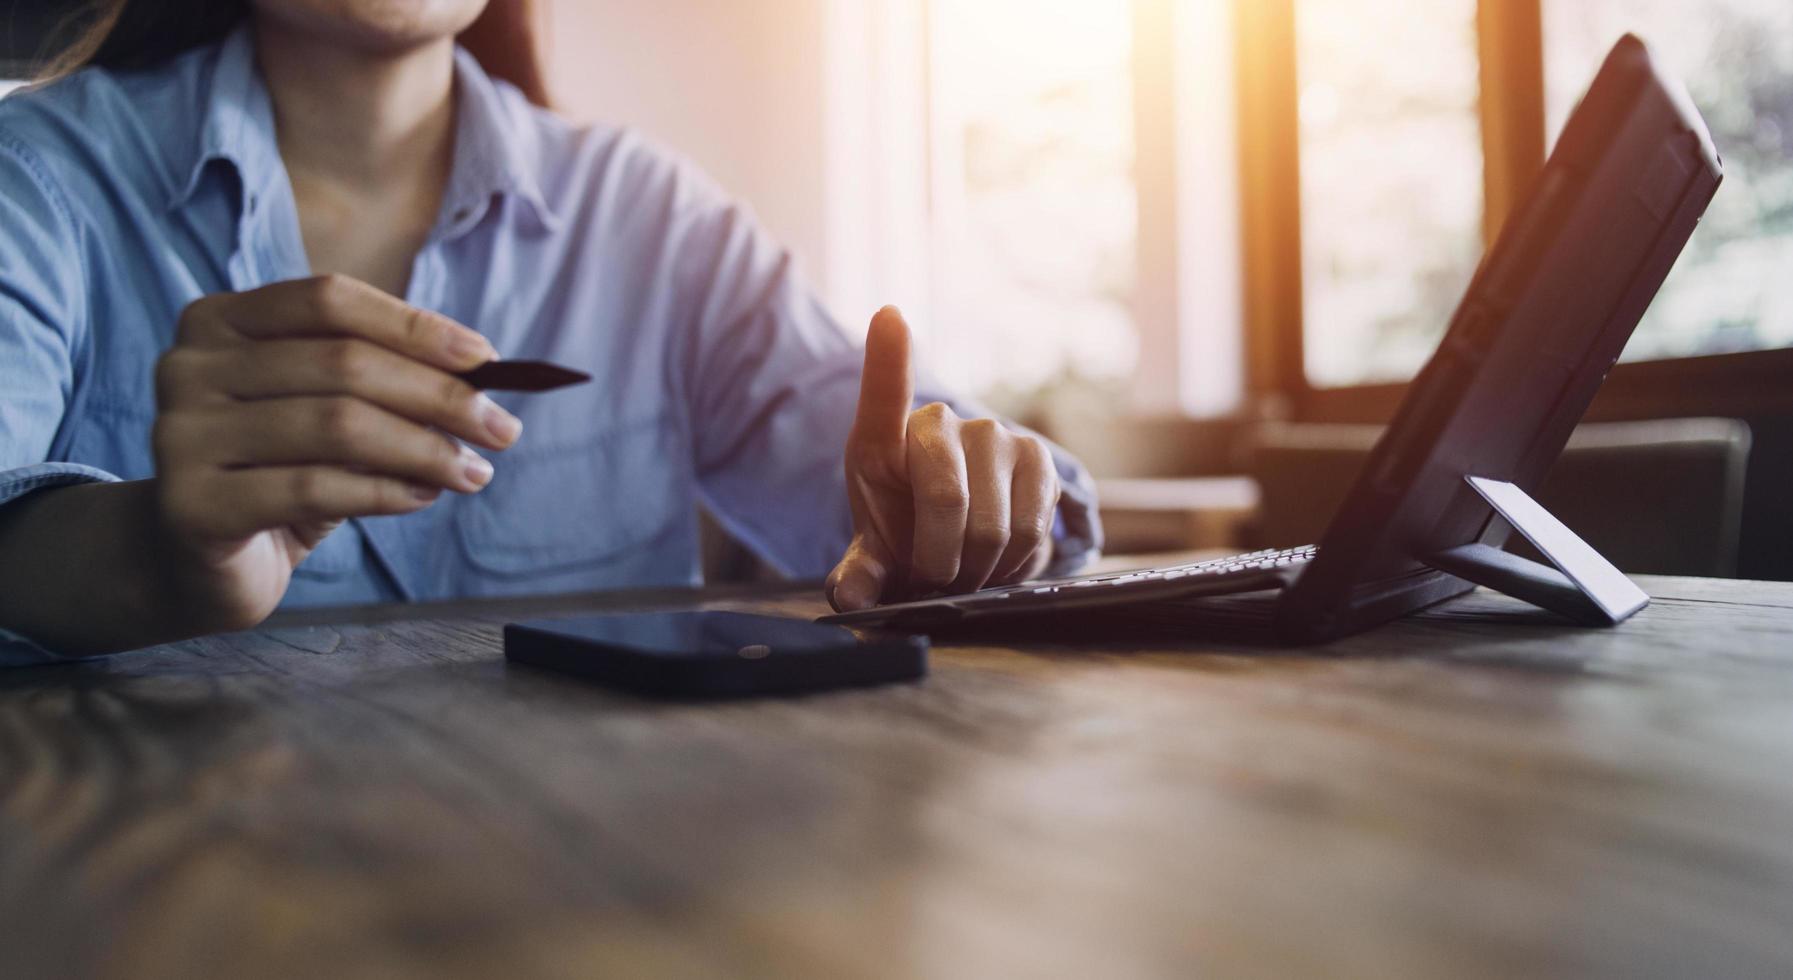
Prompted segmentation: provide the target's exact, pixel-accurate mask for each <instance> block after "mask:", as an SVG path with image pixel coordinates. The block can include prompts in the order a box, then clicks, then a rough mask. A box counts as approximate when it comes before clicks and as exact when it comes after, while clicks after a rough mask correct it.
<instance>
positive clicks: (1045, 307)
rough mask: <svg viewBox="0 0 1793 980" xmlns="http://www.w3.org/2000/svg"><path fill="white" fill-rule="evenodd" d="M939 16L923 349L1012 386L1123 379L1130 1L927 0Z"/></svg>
mask: <svg viewBox="0 0 1793 980" xmlns="http://www.w3.org/2000/svg"><path fill="white" fill-rule="evenodd" d="M930 16H931V18H932V44H931V57H930V70H931V73H932V88H933V92H934V98H933V104H932V124H931V128H932V134H931V135H932V139H933V154H934V163H933V168H932V169H933V180H932V182H931V185H930V195H931V198H932V208H931V210H932V213H933V225H934V227H933V235H932V237H933V277H932V278H933V282H934V321H935V322H934V323H933V324H931V326H930V330H929V340H928V342H929V345H930V346H931V347H932V348H933V350H932V351H931V356H930V357H929V361H930V363H931V364H932V365H933V366H934V368H935V369H936V372H937V373H938V374H939V375H941V376H942V377H943V380H946V381H948V382H951V383H953V384H955V385H957V386H960V387H962V388H963V389H965V390H969V391H973V392H978V393H981V394H984V395H994V396H997V397H998V398H999V400H1004V401H1008V400H1010V399H1009V398H1002V396H1003V395H1008V396H1010V398H1018V397H1020V396H1021V395H1022V394H1024V393H1031V392H1037V391H1039V390H1040V389H1042V388H1045V387H1048V386H1050V385H1053V384H1055V383H1057V382H1060V381H1063V380H1066V379H1079V380H1095V381H1108V382H1112V383H1118V382H1119V381H1120V380H1121V379H1124V378H1126V377H1127V376H1128V375H1130V374H1131V373H1132V371H1133V369H1134V366H1135V363H1136V361H1137V358H1138V348H1139V337H1138V331H1137V330H1136V328H1135V325H1134V320H1133V314H1132V300H1133V290H1134V282H1135V279H1136V268H1137V265H1136V262H1135V253H1136V246H1137V238H1138V236H1137V227H1138V213H1137V211H1138V197H1137V188H1136V185H1135V182H1134V178H1133V158H1134V141H1133V99H1132V3H1131V0H934V3H933V4H932V5H931V6H930Z"/></svg>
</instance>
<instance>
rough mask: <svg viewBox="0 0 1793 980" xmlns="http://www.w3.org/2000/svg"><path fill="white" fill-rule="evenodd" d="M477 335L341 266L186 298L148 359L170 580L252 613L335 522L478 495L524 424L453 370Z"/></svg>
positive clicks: (225, 614)
mask: <svg viewBox="0 0 1793 980" xmlns="http://www.w3.org/2000/svg"><path fill="white" fill-rule="evenodd" d="M496 356H497V353H496V352H495V351H494V350H493V349H492V346H491V344H489V343H487V341H486V340H485V338H483V337H481V336H480V335H479V334H477V333H475V332H474V331H472V330H469V329H468V328H466V327H464V326H461V325H460V324H458V323H455V322H454V321H453V320H450V319H449V318H447V317H445V316H442V315H440V314H437V313H432V312H429V311H426V310H421V309H418V308H416V307H413V306H409V305H407V304H406V303H404V302H403V301H401V300H399V299H397V298H395V297H393V296H390V295H388V294H386V293H384V292H381V291H380V290H378V289H375V288H374V287H372V286H369V285H367V284H366V283H363V282H360V281H358V280H355V279H351V278H348V277H345V276H334V275H331V276H320V277H317V278H313V279H304V280H295V281H291V282H282V283H276V284H274V285H271V286H264V287H262V288H260V289H255V290H250V291H248V292H242V293H220V294H217V295H213V296H207V297H205V298H203V299H200V300H197V301H195V302H194V303H193V304H192V305H190V306H188V307H187V308H186V310H185V311H184V312H183V313H182V314H181V319H180V329H179V333H178V336H177V337H176V340H175V345H174V347H173V348H172V349H170V350H169V351H168V352H167V353H166V354H164V355H163V356H162V358H161V361H160V362H159V363H158V364H157V365H156V398H157V403H158V407H159V413H158V416H157V418H156V425H155V434H154V450H155V460H156V480H155V483H156V511H157V514H158V524H159V530H160V531H161V532H162V534H163V536H164V538H165V541H164V546H165V548H166V549H167V550H166V554H167V557H168V559H169V562H168V568H167V571H168V573H169V574H170V575H171V576H173V578H172V580H171V581H172V584H176V585H177V586H178V588H179V594H180V595H182V596H183V597H185V599H186V600H187V601H191V602H196V603H199V604H200V605H201V606H202V607H203V608H205V609H207V610H208V612H209V613H210V614H211V616H210V617H208V618H212V617H215V619H216V621H215V622H214V623H212V624H211V625H212V627H213V628H214V629H219V630H224V629H240V628H246V627H248V626H251V625H254V624H255V623H258V622H260V621H261V620H262V619H264V618H266V616H267V615H268V614H269V613H270V612H272V611H273V610H274V608H275V607H276V606H277V605H279V603H280V599H281V597H282V596H284V595H285V594H286V589H287V585H288V583H289V582H290V581H291V576H292V570H293V568H294V567H296V566H297V565H298V564H299V563H300V562H301V561H303V560H304V559H305V557H306V556H307V555H309V554H310V553H311V551H312V549H313V548H315V547H317V545H318V543H319V542H320V541H322V540H323V539H324V537H325V535H328V534H329V533H330V532H331V531H332V530H334V529H335V528H336V527H337V526H338V525H340V524H341V523H342V522H343V521H344V520H346V519H348V518H351V517H362V516H371V515H380V514H408V513H411V512H413V511H418V510H422V509H423V508H425V507H428V506H429V505H430V504H431V503H432V502H434V501H435V500H436V498H437V497H438V496H439V495H440V494H441V492H442V491H443V490H452V491H456V492H459V493H477V492H478V491H479V490H481V489H482V488H484V487H485V485H486V484H487V483H488V482H490V480H491V478H492V467H491V464H490V463H488V462H486V461H485V460H484V459H482V458H481V457H480V456H479V455H477V454H476V453H474V452H473V451H472V450H470V449H467V448H465V447H463V446H462V445H460V443H458V442H457V441H456V440H457V439H461V440H465V441H467V442H469V443H474V444H476V445H480V446H484V447H486V448H488V449H493V450H500V449H504V448H507V447H509V446H510V445H511V444H512V443H514V442H516V440H517V436H518V435H519V434H520V433H521V431H522V423H520V422H519V421H518V420H517V419H516V417H515V416H513V415H511V414H510V413H509V412H506V411H505V410H504V409H502V408H500V407H498V405H496V404H495V403H493V402H492V400H491V399H489V398H487V397H486V396H485V395H483V394H481V393H480V392H479V391H477V390H475V389H474V388H473V387H472V386H471V385H468V384H467V383H466V382H464V381H461V380H460V379H459V378H457V377H455V376H454V372H459V371H465V370H467V369H469V368H472V367H476V366H478V365H480V364H482V363H484V362H486V361H488V360H491V359H493V358H495V357H496Z"/></svg>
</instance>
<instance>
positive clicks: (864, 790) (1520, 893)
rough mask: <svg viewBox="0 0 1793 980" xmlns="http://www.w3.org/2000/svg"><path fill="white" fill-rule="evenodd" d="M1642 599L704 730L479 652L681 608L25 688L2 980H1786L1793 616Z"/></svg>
mask: <svg viewBox="0 0 1793 980" xmlns="http://www.w3.org/2000/svg"><path fill="white" fill-rule="evenodd" d="M1644 584H1645V586H1646V588H1647V589H1648V590H1649V591H1650V592H1651V593H1652V594H1653V595H1655V596H1657V601H1656V603H1655V604H1654V605H1652V606H1651V607H1650V608H1648V609H1646V610H1645V611H1643V612H1642V613H1640V614H1639V615H1638V616H1637V617H1636V618H1635V619H1633V620H1632V621H1630V622H1628V623H1626V624H1625V625H1623V626H1621V627H1619V628H1618V629H1615V630H1610V631H1591V630H1579V629H1573V628H1570V627H1566V626H1563V625H1561V624H1560V623H1558V622H1557V621H1555V620H1553V619H1551V618H1550V617H1548V616H1545V615H1540V614H1537V613H1534V612H1532V611H1530V610H1528V609H1526V608H1524V607H1522V606H1519V605H1518V604H1516V603H1513V602H1511V601H1509V600H1506V599H1503V598H1500V597H1496V596H1490V595H1477V596H1473V597H1471V598H1468V599H1466V600H1462V601H1459V602H1457V603H1454V604H1450V605H1447V606H1445V607H1442V608H1440V609H1438V610H1436V611H1434V612H1431V613H1428V614H1425V615H1422V616H1419V617H1416V618H1414V619H1412V620H1409V621H1406V622H1403V623H1399V624H1396V625H1393V626H1391V627H1388V628H1385V629H1382V630H1379V631H1376V632H1374V633H1371V634H1369V635H1366V636H1362V637H1358V638H1355V639H1353V640H1350V641H1347V642H1345V643H1341V644H1338V645H1336V646H1333V647H1328V648H1325V649H1323V650H1312V651H1286V650H1274V649H1262V648H1252V647H1247V646H1231V645H1226V644H1213V643H1203V642H1201V641H1199V640H1189V641H1187V642H1179V643H1158V644H1157V645H1154V646H1152V647H1151V648H1149V649H1142V648H1140V647H1139V646H1138V645H1137V644H1135V645H1127V644H1118V643H1109V644H1100V643H1087V642H1086V643H1082V644H1079V645H1075V646H1071V645H1063V644H1060V645H1050V644H1038V645H1031V646H1029V647H1027V648H1026V649H1004V648H999V647H990V646H983V647H974V646H959V647H937V648H936V653H935V659H934V674H933V676H932V677H931V678H930V679H929V680H927V681H926V682H925V683H921V684H917V685H904V686H899V687H891V688H884V689H877V690H869V691H855V692H846V693H839V694H828V695H821V696H814V697H808V698H802V699H795V700H781V701H763V702H748V703H733V704H723V705H705V706H684V705H667V704H656V703H649V702H644V701H637V700H632V699H629V698H626V697H622V696H617V695H611V694H608V693H605V692H604V691H602V690H599V689H597V688H593V687H589V686H586V685H584V684H581V683H577V682H573V681H569V680H564V679H562V678H560V677H557V676H554V675H549V674H543V673H537V672H535V671H531V670H528V669H523V668H507V667H506V665H505V664H504V662H503V660H502V659H501V652H500V648H499V626H500V624H501V623H502V622H504V621H505V620H507V619H512V618H517V617H519V616H524V615H533V614H536V613H540V612H549V613H555V612H571V611H578V610H585V609H596V608H649V607H666V606H671V605H688V604H690V603H691V602H693V601H694V599H695V598H697V597H695V596H693V595H691V594H685V593H640V594H635V595H624V596H609V597H583V598H570V599H556V600H544V601H531V602H508V603H487V604H465V605H459V606H447V607H442V606H438V607H410V608H389V609H380V610H369V611H360V612H356V613H352V614H342V613H337V614H308V615H306V616H296V617H286V618H285V619H283V620H280V621H278V622H276V623H275V624H272V625H270V626H268V627H266V628H264V629H262V630H259V631H257V632H253V633H246V634H241V635H235V636H227V637H218V638H212V639H206V640H200V641H195V642H190V643H183V644H179V645H175V646H171V647H165V648H160V649H156V650H151V651H145V652H142V653H138V654H132V655H126V656H121V657H117V658H114V659H111V660H109V661H103V662H97V663H91V664H84V665H73V666H64V667H56V668H31V669H25V670H17V671H11V672H7V673H0V914H4V922H5V928H4V929H3V930H0V973H4V975H5V976H7V977H9V978H14V980H20V978H33V977H52V976H80V975H93V976H103V977H132V978H161V977H168V978H176V977H179V978H189V977H195V976H232V977H239V976H240V977H277V978H278V977H317V976H329V977H332V978H334V980H346V978H358V977H407V976H419V977H421V976H428V977H463V976H464V977H487V976H507V977H532V976H540V977H563V976H564V977H590V976H727V977H742V976H781V977H790V976H825V977H840V976H871V977H909V976H928V977H933V976H1005V977H1009V976H1070V975H1076V976H1103V977H1129V976H1165V975H1172V976H1188V975H1197V974H1200V975H1217V974H1218V975H1249V976H1274V977H1287V976H1300V975H1326V976H1342V977H1390V976H1442V975H1450V976H1490V977H1493V976H1500V977H1506V976H1512V975H1535V974H1544V973H1548V974H1573V975H1611V976H1690V975H1699V976H1717V975H1727V976H1746V975H1754V976H1786V975H1788V974H1789V973H1793V936H1790V935H1789V926H1790V925H1793V639H1790V638H1793V585H1781V584H1760V583H1747V582H1717V581H1703V580H1689V579H1649V580H1645V582H1644ZM810 595H812V593H809V592H807V591H806V592H804V593H802V594H797V593H792V592H784V593H777V592H766V593H762V594H757V595H755V594H749V593H746V592H736V593H733V594H729V595H725V596H720V597H718V596H715V595H710V596H707V598H711V599H714V600H716V602H717V603H719V604H721V605H725V606H728V607H732V608H756V609H775V610H782V611H786V612H811V611H814V609H815V607H814V605H813V602H812V600H811V599H810Z"/></svg>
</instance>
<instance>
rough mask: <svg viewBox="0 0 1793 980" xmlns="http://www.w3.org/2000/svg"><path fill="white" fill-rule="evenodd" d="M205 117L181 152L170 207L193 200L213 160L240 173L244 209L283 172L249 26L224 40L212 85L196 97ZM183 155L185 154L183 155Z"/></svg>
mask: <svg viewBox="0 0 1793 980" xmlns="http://www.w3.org/2000/svg"><path fill="white" fill-rule="evenodd" d="M195 96H196V98H197V99H198V101H199V103H200V104H201V105H202V106H204V109H205V114H204V116H203V117H201V119H200V125H199V127H198V129H196V130H195V131H194V132H193V137H192V139H191V140H190V141H189V142H188V143H187V145H186V146H184V147H181V148H179V149H178V150H177V158H176V159H175V161H174V169H173V173H172V174H171V178H170V184H169V197H168V207H169V210H174V209H175V208H178V207H180V206H182V205H184V204H186V203H187V202H188V201H189V200H191V199H192V197H193V195H194V194H195V193H197V192H198V190H199V185H200V182H201V181H202V179H203V178H204V177H205V171H206V168H207V167H208V166H209V165H210V164H211V163H212V162H213V161H215V160H225V161H228V162H229V163H230V164H231V165H232V166H234V167H235V168H236V171H237V177H238V179H239V181H240V183H241V192H242V194H243V197H244V198H245V203H247V202H249V201H253V200H255V198H256V196H257V195H258V194H259V193H260V192H261V190H262V189H263V188H264V187H265V186H266V185H267V184H268V182H270V181H272V180H273V179H274V176H275V175H276V174H280V173H282V172H283V171H284V167H283V165H282V164H281V162H280V147H279V145H278V144H277V143H276V142H275V139H274V107H273V103H271V102H270V101H269V99H268V90H267V88H266V86H264V85H262V82H261V76H260V75H259V74H258V73H257V72H256V70H255V49H254V45H253V43H252V39H251V37H250V35H249V28H248V24H247V23H244V24H240V25H238V26H237V28H236V29H235V30H233V31H231V32H230V34H228V35H226V36H225V38H224V40H223V42H221V43H220V44H219V46H218V49H217V53H216V55H215V56H214V57H213V58H212V59H211V73H210V79H209V82H208V81H206V80H204V79H203V78H202V80H201V82H200V84H199V86H198V90H197V92H196V93H195ZM182 151H184V152H182Z"/></svg>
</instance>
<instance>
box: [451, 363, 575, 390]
mask: <svg viewBox="0 0 1793 980" xmlns="http://www.w3.org/2000/svg"><path fill="white" fill-rule="evenodd" d="M456 377H459V378H460V379H461V380H462V381H465V382H467V383H468V384H470V385H472V386H473V387H475V388H479V389H482V390H484V391H553V390H554V389H556V388H565V387H567V386H568V385H577V384H584V383H585V382H587V381H590V380H591V375H589V374H586V373H585V372H584V371H575V370H573V369H572V368H564V367H561V366H560V365H558V364H549V363H548V362H547V361H487V362H486V363H484V364H481V365H480V366H479V367H476V368H474V369H473V370H471V371H462V372H461V373H460V374H459V375H456Z"/></svg>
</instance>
